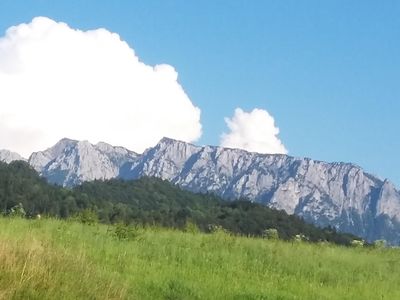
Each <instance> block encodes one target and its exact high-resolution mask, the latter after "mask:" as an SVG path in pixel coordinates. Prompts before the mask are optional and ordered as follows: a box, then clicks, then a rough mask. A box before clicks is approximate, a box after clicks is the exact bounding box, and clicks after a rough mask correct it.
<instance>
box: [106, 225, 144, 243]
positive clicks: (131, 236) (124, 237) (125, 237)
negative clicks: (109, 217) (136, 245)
mask: <svg viewBox="0 0 400 300" xmlns="http://www.w3.org/2000/svg"><path fill="white" fill-rule="evenodd" d="M111 232H112V235H113V236H114V237H116V238H117V239H118V240H120V241H133V240H135V239H137V238H138V237H139V236H140V232H139V228H138V227H137V226H130V225H126V224H124V223H117V224H116V225H114V226H113V230H111Z"/></svg>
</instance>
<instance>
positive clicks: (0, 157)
mask: <svg viewBox="0 0 400 300" xmlns="http://www.w3.org/2000/svg"><path fill="white" fill-rule="evenodd" d="M14 160H23V161H26V159H25V158H23V157H22V156H21V155H19V154H18V153H15V152H11V151H9V150H5V149H3V150H0V161H1V162H5V163H7V164H8V163H10V162H12V161H14Z"/></svg>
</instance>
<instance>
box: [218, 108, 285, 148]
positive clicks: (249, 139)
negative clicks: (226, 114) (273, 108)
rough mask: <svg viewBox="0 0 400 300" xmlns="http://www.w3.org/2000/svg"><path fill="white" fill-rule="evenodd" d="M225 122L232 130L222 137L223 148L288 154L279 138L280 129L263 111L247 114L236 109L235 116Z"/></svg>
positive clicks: (254, 110) (256, 110)
mask: <svg viewBox="0 0 400 300" xmlns="http://www.w3.org/2000/svg"><path fill="white" fill-rule="evenodd" d="M225 122H226V124H227V126H228V128H229V130H230V132H229V133H223V134H222V136H221V146H222V147H228V148H239V149H244V150H247V151H251V152H258V153H269V154H277V153H279V154H287V153H288V151H287V150H286V148H285V146H284V145H283V143H282V142H281V140H280V139H279V138H278V134H279V128H278V127H276V126H275V120H274V118H273V117H272V116H271V115H270V114H269V113H268V112H267V111H266V110H263V109H258V108H256V109H253V110H252V111H251V112H245V111H243V110H242V109H241V108H236V109H235V114H234V116H233V117H232V118H231V119H229V118H225Z"/></svg>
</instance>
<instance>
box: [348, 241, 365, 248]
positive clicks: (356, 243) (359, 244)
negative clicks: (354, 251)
mask: <svg viewBox="0 0 400 300" xmlns="http://www.w3.org/2000/svg"><path fill="white" fill-rule="evenodd" d="M364 244H365V242H364V240H352V241H351V243H350V245H351V246H352V247H356V248H361V247H364Z"/></svg>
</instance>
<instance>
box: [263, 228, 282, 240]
mask: <svg viewBox="0 0 400 300" xmlns="http://www.w3.org/2000/svg"><path fill="white" fill-rule="evenodd" d="M262 236H263V238H265V239H269V240H279V233H278V230H277V229H275V228H269V229H265V230H264V231H263V234H262Z"/></svg>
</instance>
